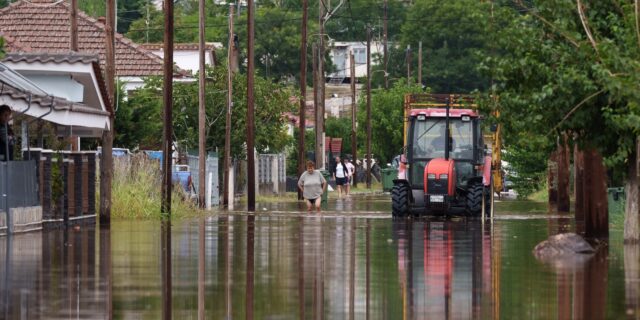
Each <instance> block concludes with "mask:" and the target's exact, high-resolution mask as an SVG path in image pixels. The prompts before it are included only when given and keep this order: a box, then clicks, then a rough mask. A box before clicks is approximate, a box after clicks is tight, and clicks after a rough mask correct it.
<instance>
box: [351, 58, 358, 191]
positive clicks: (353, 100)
mask: <svg viewBox="0 0 640 320" xmlns="http://www.w3.org/2000/svg"><path fill="white" fill-rule="evenodd" d="M349 58H350V62H351V63H350V68H351V70H350V71H351V72H350V78H351V153H352V154H353V159H352V160H351V161H353V165H354V168H355V172H353V187H354V188H355V187H357V186H358V179H356V177H357V175H356V173H357V172H358V167H357V166H356V160H358V140H357V139H358V135H357V133H356V132H357V126H356V124H357V123H356V119H357V118H356V117H357V115H358V113H357V102H356V59H355V58H354V56H353V51H351V52H349Z"/></svg>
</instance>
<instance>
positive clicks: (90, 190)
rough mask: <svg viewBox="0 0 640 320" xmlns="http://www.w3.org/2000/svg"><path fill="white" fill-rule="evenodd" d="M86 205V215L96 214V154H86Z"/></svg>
mask: <svg viewBox="0 0 640 320" xmlns="http://www.w3.org/2000/svg"><path fill="white" fill-rule="evenodd" d="M87 175H88V178H87V203H88V209H87V214H88V215H95V214H96V154H95V153H94V152H91V153H87Z"/></svg>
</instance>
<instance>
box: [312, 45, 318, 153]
mask: <svg viewBox="0 0 640 320" xmlns="http://www.w3.org/2000/svg"><path fill="white" fill-rule="evenodd" d="M311 59H312V60H313V62H312V63H311V65H312V72H313V77H312V78H313V115H314V122H315V124H314V127H313V130H314V132H315V137H316V139H315V147H314V153H315V159H314V161H315V163H316V166H317V164H318V156H319V155H318V114H319V111H318V109H319V108H320V107H319V105H318V44H317V43H314V44H313V49H312V57H311Z"/></svg>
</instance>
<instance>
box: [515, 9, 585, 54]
mask: <svg viewBox="0 0 640 320" xmlns="http://www.w3.org/2000/svg"><path fill="white" fill-rule="evenodd" d="M515 1H516V4H518V5H519V6H520V7H522V8H523V9H526V10H527V11H528V12H529V14H531V15H532V16H534V17H536V18H538V20H540V21H542V23H544V24H546V25H547V26H548V27H550V28H551V29H553V30H554V31H556V32H557V33H558V34H560V35H561V36H563V37H564V38H565V39H566V40H567V41H569V42H570V43H571V44H572V45H573V46H574V47H576V48H578V47H580V45H579V44H578V42H577V41H576V40H575V39H573V38H571V37H570V36H569V35H568V34H566V33H564V32H562V30H560V28H558V27H557V26H556V25H555V24H553V23H551V22H549V21H548V20H547V19H545V18H544V17H543V16H541V15H539V14H537V13H536V12H534V11H532V10H529V8H528V7H527V6H525V5H524V4H523V3H522V0H515Z"/></svg>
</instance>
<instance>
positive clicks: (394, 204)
mask: <svg viewBox="0 0 640 320" xmlns="http://www.w3.org/2000/svg"><path fill="white" fill-rule="evenodd" d="M409 193H410V190H409V186H408V185H406V184H403V183H402V184H395V185H394V186H393V188H391V214H392V215H393V216H394V217H406V216H408V215H409Z"/></svg>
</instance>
